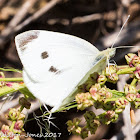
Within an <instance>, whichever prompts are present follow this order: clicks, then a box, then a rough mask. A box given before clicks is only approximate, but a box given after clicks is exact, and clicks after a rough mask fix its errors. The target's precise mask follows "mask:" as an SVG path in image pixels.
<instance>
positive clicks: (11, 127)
mask: <svg viewBox="0 0 140 140" xmlns="http://www.w3.org/2000/svg"><path fill="white" fill-rule="evenodd" d="M15 123H16V121H13V122H12V124H11V126H10V131H13V129H14V126H15Z"/></svg>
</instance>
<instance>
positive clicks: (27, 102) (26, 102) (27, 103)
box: [19, 97, 31, 109]
mask: <svg viewBox="0 0 140 140" xmlns="http://www.w3.org/2000/svg"><path fill="white" fill-rule="evenodd" d="M19 104H20V105H22V106H24V107H25V108H26V109H30V107H31V103H30V102H29V101H28V100H27V99H25V98H24V97H21V98H20V99H19Z"/></svg>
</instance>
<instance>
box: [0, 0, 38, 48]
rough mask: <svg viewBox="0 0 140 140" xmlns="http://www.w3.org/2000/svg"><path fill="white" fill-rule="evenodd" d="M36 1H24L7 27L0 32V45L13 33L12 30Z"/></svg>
mask: <svg viewBox="0 0 140 140" xmlns="http://www.w3.org/2000/svg"><path fill="white" fill-rule="evenodd" d="M36 1H37V0H28V1H26V2H25V3H24V4H23V5H22V7H21V8H20V10H19V11H18V12H17V14H16V15H15V16H14V17H13V19H12V20H11V21H10V23H9V24H8V26H7V27H6V28H5V29H4V30H3V31H2V32H1V38H0V45H2V44H3V43H4V42H5V39H6V38H7V37H8V36H9V35H10V34H11V33H12V32H13V29H14V28H15V27H16V26H17V25H18V24H19V23H20V22H21V21H22V20H23V18H24V17H25V16H26V15H27V14H28V12H29V10H30V8H31V7H33V5H34V4H35V2H36Z"/></svg>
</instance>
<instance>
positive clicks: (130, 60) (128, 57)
mask: <svg viewBox="0 0 140 140" xmlns="http://www.w3.org/2000/svg"><path fill="white" fill-rule="evenodd" d="M135 56H137V55H136V54H133V53H129V54H127V55H125V59H126V62H127V64H128V65H131V66H132V59H133V58H134V57H135Z"/></svg>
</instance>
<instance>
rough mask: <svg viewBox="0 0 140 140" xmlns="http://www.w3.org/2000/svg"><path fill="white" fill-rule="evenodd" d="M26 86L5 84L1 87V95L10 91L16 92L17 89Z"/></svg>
mask: <svg viewBox="0 0 140 140" xmlns="http://www.w3.org/2000/svg"><path fill="white" fill-rule="evenodd" d="M25 87H26V86H25V84H19V86H17V87H15V88H13V87H8V86H4V87H2V88H0V97H2V96H4V95H6V94H8V93H13V92H16V91H18V90H20V89H23V88H25Z"/></svg>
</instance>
